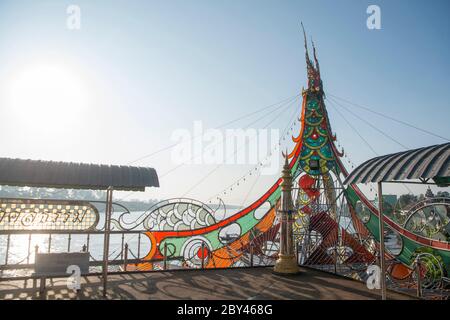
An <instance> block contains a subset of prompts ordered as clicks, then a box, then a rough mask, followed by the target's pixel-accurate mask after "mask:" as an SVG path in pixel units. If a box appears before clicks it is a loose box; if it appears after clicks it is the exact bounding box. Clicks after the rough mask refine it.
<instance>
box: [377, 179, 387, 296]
mask: <svg viewBox="0 0 450 320" xmlns="http://www.w3.org/2000/svg"><path fill="white" fill-rule="evenodd" d="M378 210H379V213H380V214H379V217H378V218H379V219H378V220H379V237H380V269H381V278H380V282H381V299H382V300H386V263H385V256H384V219H383V189H382V186H381V182H378Z"/></svg>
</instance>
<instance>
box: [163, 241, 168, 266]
mask: <svg viewBox="0 0 450 320" xmlns="http://www.w3.org/2000/svg"><path fill="white" fill-rule="evenodd" d="M164 270H167V242H164Z"/></svg>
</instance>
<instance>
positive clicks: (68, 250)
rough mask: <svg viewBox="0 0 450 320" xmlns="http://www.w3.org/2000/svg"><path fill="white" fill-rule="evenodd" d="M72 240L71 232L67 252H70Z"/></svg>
mask: <svg viewBox="0 0 450 320" xmlns="http://www.w3.org/2000/svg"><path fill="white" fill-rule="evenodd" d="M71 241H72V235H71V234H70V233H69V239H68V240H67V252H70V243H71Z"/></svg>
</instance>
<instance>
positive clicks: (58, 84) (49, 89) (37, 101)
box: [8, 64, 87, 128]
mask: <svg viewBox="0 0 450 320" xmlns="http://www.w3.org/2000/svg"><path fill="white" fill-rule="evenodd" d="M8 91H9V99H8V100H9V101H8V107H9V108H10V111H12V113H13V114H14V115H15V116H16V117H17V116H18V117H20V118H21V121H24V120H29V121H26V122H29V123H38V124H40V125H43V124H51V125H52V126H53V127H54V128H55V127H63V126H64V124H67V123H73V121H74V120H75V119H77V118H79V117H80V114H81V111H82V110H83V109H85V108H86V103H87V93H86V89H85V87H84V84H83V81H82V79H81V78H80V76H79V75H78V74H77V72H76V70H71V69H70V68H68V67H66V66H63V65H57V64H40V65H33V66H29V67H25V68H23V69H22V70H21V71H19V72H17V73H16V74H15V75H14V76H13V77H12V79H11V81H10V90H8Z"/></svg>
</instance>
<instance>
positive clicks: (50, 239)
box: [47, 233, 52, 253]
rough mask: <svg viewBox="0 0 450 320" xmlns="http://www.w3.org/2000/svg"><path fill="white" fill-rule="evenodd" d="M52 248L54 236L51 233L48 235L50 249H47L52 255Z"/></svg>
mask: <svg viewBox="0 0 450 320" xmlns="http://www.w3.org/2000/svg"><path fill="white" fill-rule="evenodd" d="M51 247H52V234H51V233H49V235H48V249H47V252H48V253H50V251H51V249H50V248H51Z"/></svg>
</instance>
